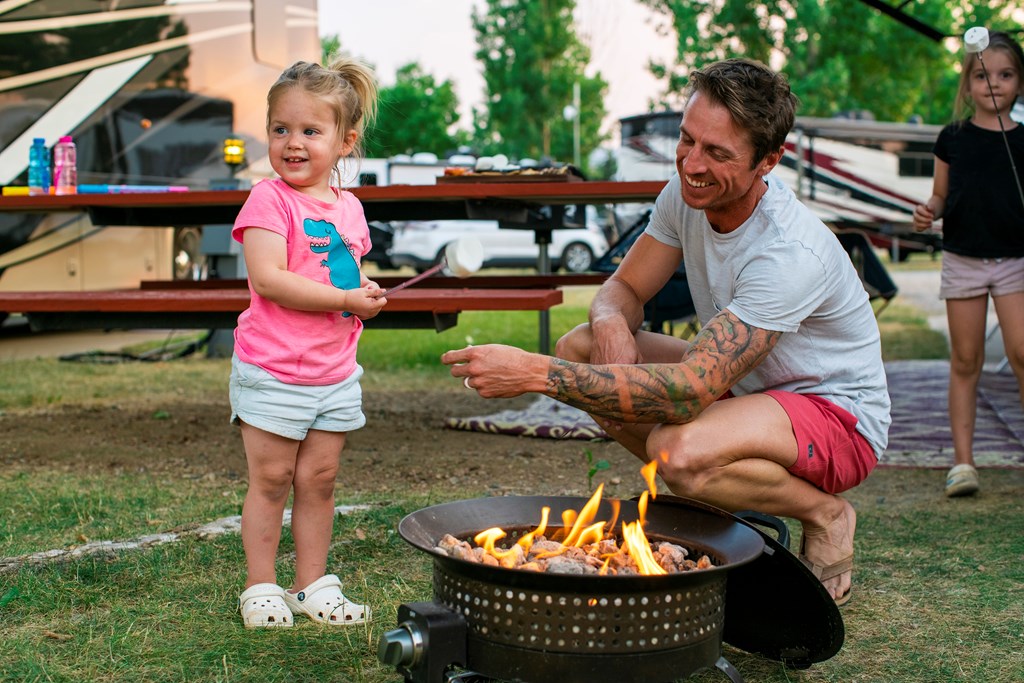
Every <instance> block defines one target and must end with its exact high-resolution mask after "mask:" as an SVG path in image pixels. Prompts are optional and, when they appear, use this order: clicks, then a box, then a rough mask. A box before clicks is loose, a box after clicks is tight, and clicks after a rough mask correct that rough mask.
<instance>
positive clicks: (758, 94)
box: [688, 59, 799, 168]
mask: <svg viewBox="0 0 1024 683" xmlns="http://www.w3.org/2000/svg"><path fill="white" fill-rule="evenodd" d="M688 89H689V96H693V94H694V93H698V92H699V93H701V94H702V95H706V96H707V97H708V98H710V99H711V101H712V102H715V103H716V104H720V105H722V106H723V107H725V108H726V109H728V110H729V113H730V114H732V118H733V120H734V121H735V122H736V123H737V125H739V126H740V127H741V128H743V129H744V130H746V131H747V134H748V135H749V136H750V143H751V144H752V145H753V147H754V159H753V161H752V162H751V168H754V167H755V166H757V164H759V163H761V161H762V160H763V159H764V158H765V157H766V156H768V154H769V153H771V152H774V151H778V150H779V149H780V148H781V147H782V146H783V145H784V144H785V143H786V135H787V134H788V133H789V131H790V130H791V129H792V128H793V121H794V120H795V118H796V107H797V104H799V100H798V99H797V97H796V95H794V94H793V92H792V90H790V88H789V83H788V82H787V81H786V78H785V76H783V75H782V74H778V73H776V72H774V71H772V70H771V69H769V68H768V67H767V66H765V65H764V64H762V63H760V62H755V61H754V60H751V59H726V60H723V61H721V62H715V63H714V64H709V65H708V66H705V67H704V68H701V69H697V70H696V71H693V72H691V73H690V83H689V88H688Z"/></svg>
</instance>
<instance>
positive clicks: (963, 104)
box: [953, 31, 1024, 120]
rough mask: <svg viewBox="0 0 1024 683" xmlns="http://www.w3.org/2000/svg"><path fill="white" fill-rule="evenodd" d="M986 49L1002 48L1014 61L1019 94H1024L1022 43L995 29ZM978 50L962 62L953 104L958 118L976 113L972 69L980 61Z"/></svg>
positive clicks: (966, 54) (969, 54) (990, 35)
mask: <svg viewBox="0 0 1024 683" xmlns="http://www.w3.org/2000/svg"><path fill="white" fill-rule="evenodd" d="M985 49H986V50H1002V51H1003V52H1005V53H1006V54H1007V56H1009V58H1010V61H1011V62H1013V68H1015V69H1016V70H1017V82H1018V84H1019V86H1020V90H1019V91H1018V92H1017V95H1018V96H1019V95H1024V52H1022V51H1021V48H1020V45H1019V44H1018V43H1017V41H1015V40H1014V39H1013V38H1011V37H1010V36H1009V34H1007V33H1004V32H1003V31H995V32H993V33H991V34H989V40H988V47H987V48H985ZM978 60H979V57H978V53H977V52H967V53H965V54H964V58H963V61H962V62H961V63H960V85H959V87H958V88H957V93H956V102H955V103H954V104H953V116H954V117H955V118H956V119H957V120H961V119H964V118H967V117H969V116H971V115H973V114H974V100H972V99H971V71H973V70H974V67H975V65H976V64H977V63H978Z"/></svg>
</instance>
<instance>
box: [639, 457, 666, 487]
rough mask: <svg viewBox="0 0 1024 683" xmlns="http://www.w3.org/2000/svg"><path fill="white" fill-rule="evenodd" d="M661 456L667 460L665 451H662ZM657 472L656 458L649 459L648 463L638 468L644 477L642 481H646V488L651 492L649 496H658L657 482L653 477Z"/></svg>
mask: <svg viewBox="0 0 1024 683" xmlns="http://www.w3.org/2000/svg"><path fill="white" fill-rule="evenodd" d="M661 457H662V459H663V460H666V461H667V458H668V456H667V454H666V453H662V454H661ZM657 473H658V461H657V460H651V461H650V462H649V463H647V464H646V465H644V466H643V467H641V468H640V475H641V476H642V477H643V478H644V481H646V482H647V490H648V491H650V492H651V498H657V497H658V483H657V482H656V481H655V479H654V477H655V476H657Z"/></svg>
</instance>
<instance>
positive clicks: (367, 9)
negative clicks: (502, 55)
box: [319, 0, 675, 135]
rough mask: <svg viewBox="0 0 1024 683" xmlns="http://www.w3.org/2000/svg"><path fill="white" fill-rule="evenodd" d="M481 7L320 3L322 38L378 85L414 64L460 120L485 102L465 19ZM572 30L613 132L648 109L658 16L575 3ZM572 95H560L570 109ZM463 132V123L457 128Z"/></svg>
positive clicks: (666, 55)
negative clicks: (453, 103) (333, 39)
mask: <svg viewBox="0 0 1024 683" xmlns="http://www.w3.org/2000/svg"><path fill="white" fill-rule="evenodd" d="M474 4H477V5H481V6H482V5H483V2H482V1H481V0H377V1H374V0H358V1H356V0H321V2H320V3H319V12H320V35H321V36H328V35H337V36H338V37H339V39H340V41H341V48H342V50H343V51H345V52H348V53H349V54H351V55H353V56H355V57H359V58H362V59H364V60H366V61H367V62H369V63H370V64H372V65H373V66H374V67H375V68H376V71H377V77H378V79H379V80H380V83H381V84H382V85H384V86H388V85H392V84H394V82H395V71H396V70H397V69H398V68H399V67H401V66H404V65H405V64H408V63H409V62H413V61H416V62H419V63H420V65H421V66H422V67H423V69H424V71H425V72H426V73H429V74H431V75H432V76H434V78H435V79H437V80H438V81H445V80H451V81H452V82H453V83H454V84H455V88H456V92H457V94H458V97H459V103H460V111H461V113H462V114H463V115H464V116H466V115H467V114H468V112H469V111H470V108H471V107H472V106H473V105H479V104H480V102H481V101H482V100H483V88H484V80H483V76H482V75H481V66H480V63H479V62H478V61H477V59H476V57H475V56H474V53H475V52H476V37H475V34H474V31H473V26H472V23H471V19H470V13H471V9H472V7H473V5H474ZM576 20H577V29H578V32H579V34H580V37H581V39H582V40H583V41H584V42H585V43H586V44H587V45H588V46H589V47H590V52H591V66H590V70H589V71H588V75H593V74H594V72H595V71H599V72H600V73H601V75H602V77H603V78H604V79H605V81H606V82H607V83H608V98H607V100H606V102H605V107H606V109H607V110H608V112H609V116H608V118H607V119H606V120H605V123H604V127H603V129H604V130H606V131H607V132H609V133H611V134H612V135H616V134H617V133H618V130H617V126H615V122H616V121H617V120H618V119H619V118H622V117H624V116H631V115H634V114H642V113H644V112H646V111H647V110H648V106H647V103H648V100H649V99H650V98H652V97H654V96H655V95H656V93H657V92H658V84H657V81H655V79H654V77H653V76H651V75H650V73H649V72H648V71H647V68H646V65H647V62H648V60H649V59H650V58H652V57H655V58H658V59H663V60H664V59H668V60H671V58H672V56H673V55H674V54H675V40H674V38H668V37H662V36H659V35H657V31H656V29H655V26H656V25H657V23H658V19H657V18H656V15H654V14H652V13H651V12H650V11H649V10H647V9H646V8H644V7H642V6H641V5H640V4H639V3H637V2H636V1H635V0H577V12H576ZM571 99H572V93H566V104H570V103H571ZM463 127H467V128H468V127H469V119H468V118H466V119H465V120H464V121H463Z"/></svg>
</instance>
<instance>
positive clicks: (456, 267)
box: [378, 237, 484, 298]
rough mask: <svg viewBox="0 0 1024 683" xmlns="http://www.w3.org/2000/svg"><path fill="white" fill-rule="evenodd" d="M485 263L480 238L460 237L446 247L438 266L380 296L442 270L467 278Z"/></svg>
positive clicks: (399, 289) (389, 293) (389, 294)
mask: <svg viewBox="0 0 1024 683" xmlns="http://www.w3.org/2000/svg"><path fill="white" fill-rule="evenodd" d="M483 264H484V248H483V245H481V244H480V240H478V239H477V238H475V237H460V238H459V239H457V240H455V241H454V242H451V243H450V244H449V245H448V246H447V247H445V249H444V258H443V259H441V262H440V263H438V264H437V265H436V266H433V267H431V268H430V269H429V270H425V271H423V272H422V273H420V274H419V275H417V276H416V277H412V278H409V279H408V280H406V281H405V282H403V283H401V284H399V285H395V286H394V287H392V288H391V289H387V290H384V291H383V292H382V293H381V295H380V296H391V295H392V294H394V293H395V292H400V291H402V290H403V289H405V288H406V287H408V286H410V285H414V284H416V283H417V282H420V281H421V280H425V279H427V278H428V277H430V276H431V275H436V274H437V273H440V272H441V271H444V272H446V273H450V274H451V275H454V276H455V277H458V278H466V277H469V276H470V275H472V274H473V273H475V272H476V271H478V270H480V266H482V265H483ZM378 298H380V297H378Z"/></svg>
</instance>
